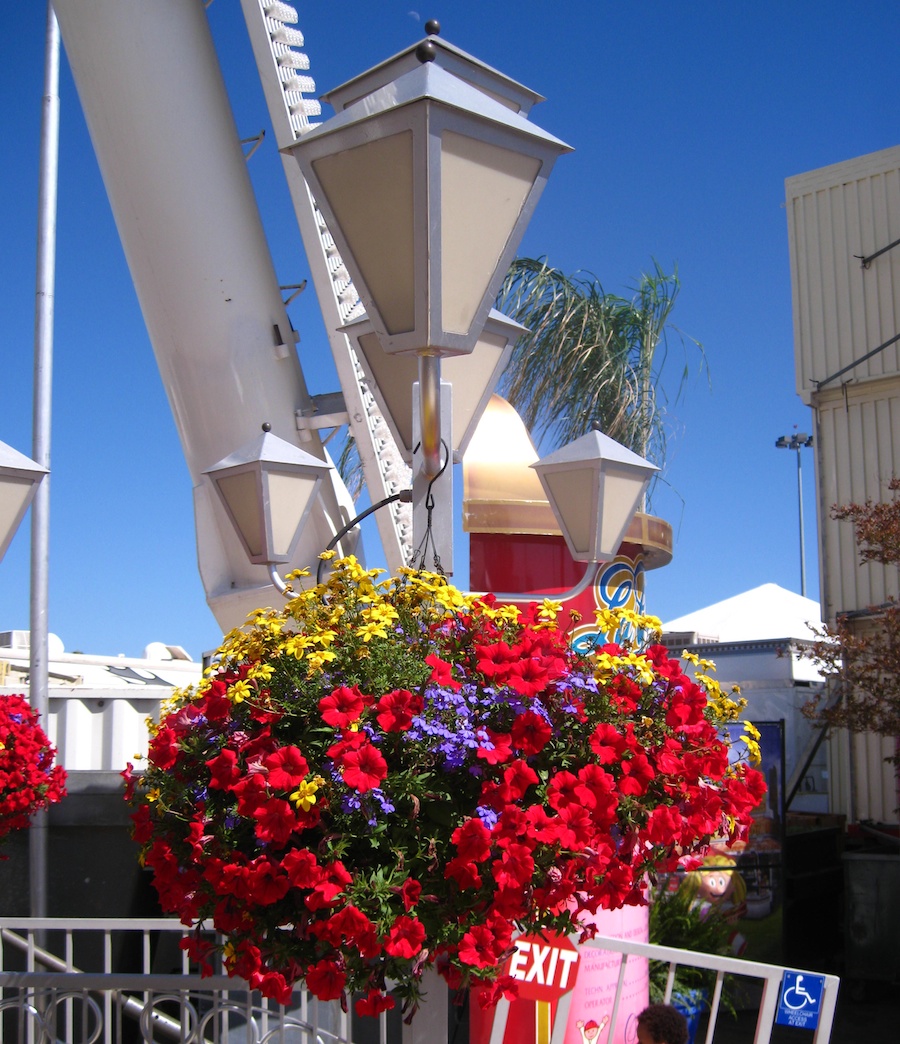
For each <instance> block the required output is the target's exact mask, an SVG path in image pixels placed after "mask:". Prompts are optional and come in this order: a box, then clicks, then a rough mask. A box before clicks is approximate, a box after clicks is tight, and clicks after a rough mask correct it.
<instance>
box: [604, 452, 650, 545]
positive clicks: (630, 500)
mask: <svg viewBox="0 0 900 1044" xmlns="http://www.w3.org/2000/svg"><path fill="white" fill-rule="evenodd" d="M601 481H602V482H603V501H602V505H601V509H602V512H603V514H602V517H601V519H600V525H601V529H600V532H601V533H602V534H603V546H602V547H601V548H600V550H601V551H602V552H603V553H605V554H610V555H614V554H615V553H616V552H617V551H618V550H619V544H621V542H622V538H623V537H624V536H625V532H626V530H627V529H628V524H629V522H630V521H631V518H632V516H633V515H634V513H635V511H636V510H637V507H638V504H639V502H640V499H641V495H642V494H643V492H644V490H645V489H646V488H647V481H646V480H644V478H643V476H642V475H639V474H637V473H636V472H635V469H634V468H629V467H619V466H617V465H616V464H614V463H612V462H609V461H606V462H604V465H603V478H602V479H601ZM607 534H609V536H607ZM617 534H618V535H617ZM613 540H615V547H613V546H612V543H611V541H613Z"/></svg>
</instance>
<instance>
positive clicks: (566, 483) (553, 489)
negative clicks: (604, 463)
mask: <svg viewBox="0 0 900 1044" xmlns="http://www.w3.org/2000/svg"><path fill="white" fill-rule="evenodd" d="M596 476H597V473H596V471H595V469H594V468H576V469H572V470H570V471H545V472H544V473H543V474H542V476H541V478H542V479H543V481H544V483H545V484H546V486H547V487H548V488H549V492H550V494H551V501H552V503H553V504H554V505H555V506H556V510H557V511H558V513H559V515H561V516H562V518H563V519H565V526H563V529H564V530H566V531H567V532H568V537H569V542H570V544H571V547H572V549H574V550H575V551H577V552H578V554H582V555H583V554H588V553H589V552H590V551H591V549H592V548H593V546H594V539H595V537H596V532H595V530H596V526H597V512H596V505H595V500H596V493H595V489H596V482H597V477H596ZM561 524H562V523H561Z"/></svg>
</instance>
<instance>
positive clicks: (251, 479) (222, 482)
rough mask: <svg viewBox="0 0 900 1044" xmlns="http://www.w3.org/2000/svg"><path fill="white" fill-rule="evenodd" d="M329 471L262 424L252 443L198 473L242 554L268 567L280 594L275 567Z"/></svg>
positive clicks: (286, 557)
mask: <svg viewBox="0 0 900 1044" xmlns="http://www.w3.org/2000/svg"><path fill="white" fill-rule="evenodd" d="M331 470H332V466H331V464H328V463H326V462H325V461H322V460H319V458H318V457H314V456H313V455H312V454H311V453H307V452H306V451H305V450H301V449H299V448H298V447H296V446H293V445H291V443H289V442H286V441H285V440H284V439H279V438H278V437H277V436H276V435H273V434H272V433H271V431H270V430H269V426H268V424H264V425H263V433H262V434H261V435H260V436H258V437H257V438H256V439H255V440H254V441H253V442H251V443H249V444H248V445H247V446H244V447H242V448H241V449H239V450H236V451H235V452H234V453H231V454H229V456H227V457H225V458H224V459H223V460H220V461H219V462H218V463H217V464H214V465H213V466H212V467H210V468H207V469H206V470H205V471H204V475H208V476H209V478H210V480H211V481H212V484H213V486H214V488H215V490H216V493H217V494H218V497H219V500H220V501H221V503H222V506H223V507H224V508H225V511H226V513H227V515H228V517H229V519H230V520H231V523H232V525H233V526H234V529H235V532H236V533H237V534H238V536H239V537H240V540H241V543H242V544H243V546H244V550H245V551H246V553H247V557H248V558H249V559H250V561H251V562H253V563H255V564H258V565H266V566H268V567H269V576H270V578H271V580H272V583H273V584H274V585H275V586H276V587H277V588H278V590H279V591H281V592H284V590H285V583H284V581H283V580H282V579H281V577H280V576H279V575H278V571H277V569H276V566H277V565H279V564H283V563H285V562H289V561H290V559H291V556H292V555H293V553H294V549H295V548H296V546H297V541H298V539H299V537H300V533H301V531H302V529H303V525H304V523H305V521H306V518H307V516H308V515H309V512H310V509H311V508H312V505H313V503H314V502H315V499H316V496H317V495H318V492H319V487H320V485H321V483H322V478H323V476H324V475H325V474H326V473H327V472H328V471H331Z"/></svg>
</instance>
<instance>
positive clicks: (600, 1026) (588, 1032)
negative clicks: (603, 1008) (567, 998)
mask: <svg viewBox="0 0 900 1044" xmlns="http://www.w3.org/2000/svg"><path fill="white" fill-rule="evenodd" d="M608 1022H609V1016H608V1015H604V1016H603V1018H602V1019H601V1020H600V1022H599V1023H597V1022H595V1021H594V1020H593V1019H588V1021H587V1022H585V1021H584V1019H579V1020H578V1021H577V1022H576V1023H575V1027H576V1029H577V1030H578V1032H579V1033H580V1034H581V1039H582V1041H583V1042H584V1044H595V1042H596V1040H597V1038H598V1037H599V1036H600V1033H601V1031H602V1030H604V1029H606V1024H607V1023H608Z"/></svg>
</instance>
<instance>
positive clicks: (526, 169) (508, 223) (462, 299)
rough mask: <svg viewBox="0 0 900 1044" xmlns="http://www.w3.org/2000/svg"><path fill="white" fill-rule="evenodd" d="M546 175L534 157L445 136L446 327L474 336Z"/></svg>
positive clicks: (443, 245)
mask: <svg viewBox="0 0 900 1044" xmlns="http://www.w3.org/2000/svg"><path fill="white" fill-rule="evenodd" d="M540 169H541V162H540V160H539V159H536V158H535V157H533V156H523V155H521V154H520V153H517V152H513V151H512V150H511V149H507V148H503V147H502V146H500V145H494V144H491V143H488V142H485V141H479V140H476V139H475V138H471V137H468V136H467V135H464V134H459V133H457V132H456V131H450V130H445V131H444V132H443V134H442V135H441V302H442V326H443V328H444V330H446V331H448V332H449V333H455V334H462V335H465V334H468V332H469V329H470V327H471V326H472V323H473V321H474V319H475V314H476V312H477V311H478V307H479V305H480V304H481V302H482V300H483V298H484V294H485V291H486V290H487V288H488V285H489V283H490V282H491V280H492V278H493V277H494V273H495V271H496V269H497V265H498V263H499V261H500V258H501V256H502V254H503V251H504V249H505V248H506V244H507V242H508V241H509V237H510V234H511V233H512V231H513V229H514V228H515V226H516V222H517V221H518V219H519V215H520V214H521V212H522V208H523V207H524V206H525V203H526V201H527V200H528V196H529V193H530V192H531V189H532V187H533V186H534V183H535V181H536V180H537V176H538V174H539V172H540Z"/></svg>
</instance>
